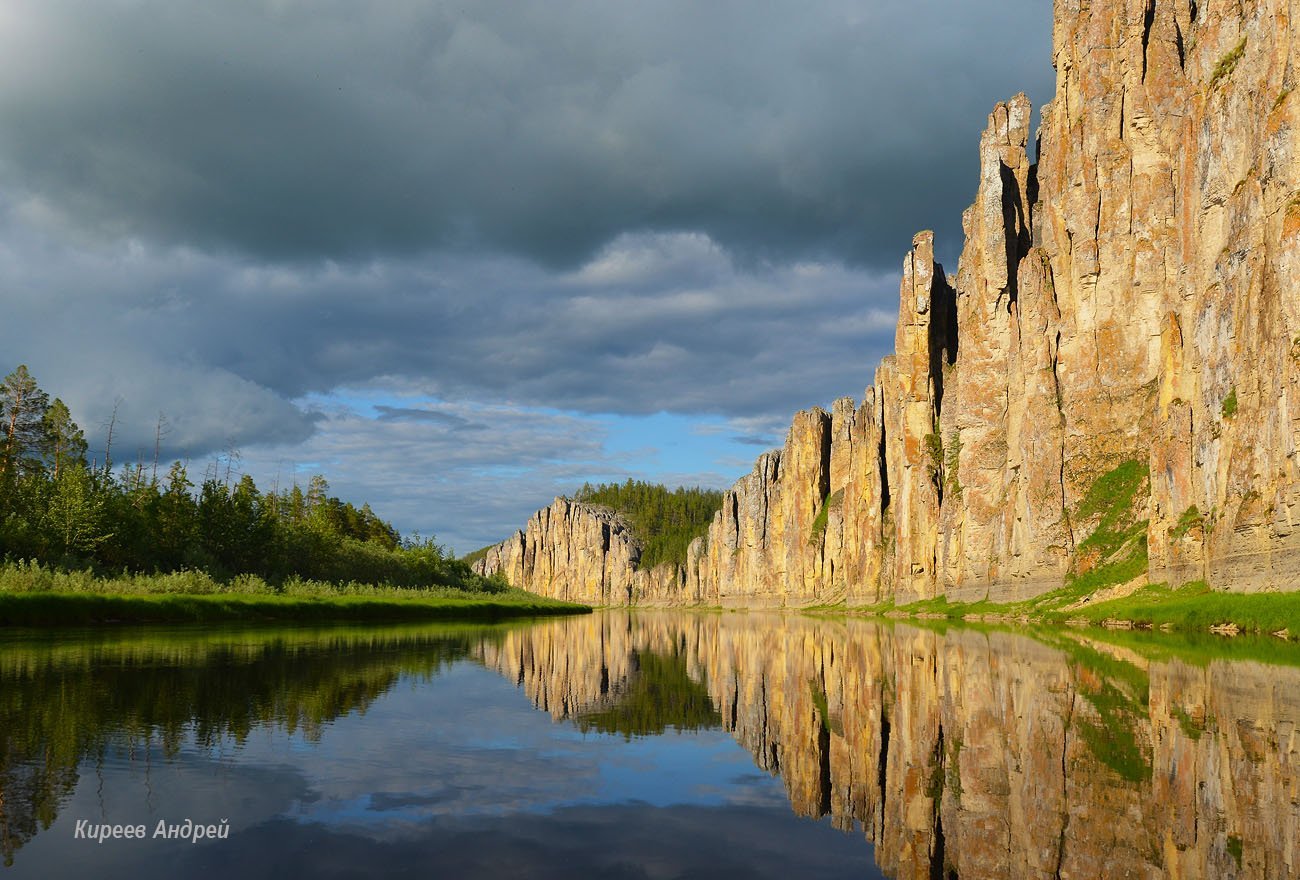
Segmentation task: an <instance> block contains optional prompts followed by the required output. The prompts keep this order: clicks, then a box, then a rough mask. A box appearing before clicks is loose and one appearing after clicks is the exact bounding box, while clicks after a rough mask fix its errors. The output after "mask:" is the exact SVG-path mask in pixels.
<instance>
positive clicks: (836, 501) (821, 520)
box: [808, 489, 844, 546]
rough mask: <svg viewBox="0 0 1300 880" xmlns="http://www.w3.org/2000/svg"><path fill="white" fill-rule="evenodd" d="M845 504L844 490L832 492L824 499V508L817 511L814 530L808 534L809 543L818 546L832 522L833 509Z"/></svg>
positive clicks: (813, 525)
mask: <svg viewBox="0 0 1300 880" xmlns="http://www.w3.org/2000/svg"><path fill="white" fill-rule="evenodd" d="M843 503H844V490H843V489H840V490H839V491H837V492H832V493H831V494H830V495H827V496H826V497H825V498H823V499H822V506H821V508H820V509H818V511H817V516H816V518H814V519H813V524H812V529H811V531H810V532H809V534H808V543H809V544H812V545H814V546H815V545H817V544H819V543H821V540H822V538H823V537H825V535H826V526H827V524H828V523H829V522H830V516H831V508H832V507H838V506H839V505H841V504H843Z"/></svg>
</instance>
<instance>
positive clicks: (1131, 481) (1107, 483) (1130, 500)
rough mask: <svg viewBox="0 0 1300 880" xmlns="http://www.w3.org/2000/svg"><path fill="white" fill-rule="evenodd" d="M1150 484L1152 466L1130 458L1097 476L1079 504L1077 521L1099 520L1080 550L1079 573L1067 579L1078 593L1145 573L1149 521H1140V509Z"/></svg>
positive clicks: (1077, 557)
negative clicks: (1138, 509)
mask: <svg viewBox="0 0 1300 880" xmlns="http://www.w3.org/2000/svg"><path fill="white" fill-rule="evenodd" d="M1149 480H1150V470H1149V468H1148V466H1147V464H1146V463H1145V462H1141V461H1137V460H1134V459H1130V460H1129V461H1125V462H1122V463H1121V464H1120V465H1119V466H1118V467H1116V468H1115V469H1114V470H1112V471H1109V472H1107V473H1105V474H1102V475H1101V476H1100V477H1098V478H1097V481H1096V482H1095V483H1093V484H1092V486H1091V487H1090V488H1089V489H1088V493H1087V494H1086V495H1084V497H1083V500H1082V501H1080V502H1079V507H1078V509H1077V510H1076V511H1075V515H1074V522H1075V523H1086V522H1090V521H1092V520H1094V519H1095V520H1096V521H1097V525H1096V526H1095V527H1094V528H1093V530H1092V532H1091V534H1089V535H1088V537H1086V538H1084V539H1083V540H1082V541H1081V542H1079V546H1078V547H1076V548H1075V562H1074V571H1073V572H1072V573H1071V574H1070V575H1069V576H1068V577H1067V578H1066V586H1067V587H1069V588H1070V589H1071V590H1072V591H1073V592H1075V593H1080V594H1083V595H1087V594H1089V593H1093V592H1096V591H1097V590H1099V589H1101V588H1103V587H1108V586H1112V585H1115V584H1123V583H1127V582H1129V581H1131V580H1133V579H1134V578H1137V577H1140V576H1142V575H1143V574H1145V573H1146V570H1147V562H1148V559H1147V521H1146V520H1145V519H1139V518H1138V516H1137V507H1138V502H1139V500H1140V499H1142V498H1144V497H1145V494H1146V491H1145V490H1146V489H1147V486H1148V483H1149ZM1083 566H1086V568H1084V567H1083Z"/></svg>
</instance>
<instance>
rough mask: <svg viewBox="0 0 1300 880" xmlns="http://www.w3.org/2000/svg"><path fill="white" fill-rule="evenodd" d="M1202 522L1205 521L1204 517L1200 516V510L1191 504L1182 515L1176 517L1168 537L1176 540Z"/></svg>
mask: <svg viewBox="0 0 1300 880" xmlns="http://www.w3.org/2000/svg"><path fill="white" fill-rule="evenodd" d="M1203 522H1205V517H1203V516H1201V511H1200V510H1199V509H1197V507H1196V505H1195V504H1193V505H1192V506H1191V507H1189V508H1187V509H1186V510H1184V511H1183V515H1182V516H1180V517H1179V518H1178V523H1177V525H1175V526H1174V528H1173V530H1172V531H1170V533H1169V538H1170V539H1171V540H1174V541H1177V540H1178V539H1180V538H1182V537H1184V536H1185V535H1186V534H1187V533H1188V532H1190V531H1191V530H1192V529H1194V528H1195V527H1196V526H1198V525H1201V524H1202V523H1203Z"/></svg>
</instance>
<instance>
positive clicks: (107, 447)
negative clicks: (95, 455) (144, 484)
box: [104, 394, 122, 476]
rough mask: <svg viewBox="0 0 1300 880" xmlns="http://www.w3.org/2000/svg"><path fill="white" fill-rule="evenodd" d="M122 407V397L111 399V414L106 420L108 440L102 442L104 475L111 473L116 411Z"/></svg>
mask: <svg viewBox="0 0 1300 880" xmlns="http://www.w3.org/2000/svg"><path fill="white" fill-rule="evenodd" d="M121 406H122V395H120V394H119V395H118V396H117V397H115V398H113V414H112V415H111V416H110V417H109V419H108V439H107V440H106V441H105V442H104V474H105V475H110V476H111V475H112V473H113V431H114V430H115V429H116V428H117V411H118V409H119V408H121Z"/></svg>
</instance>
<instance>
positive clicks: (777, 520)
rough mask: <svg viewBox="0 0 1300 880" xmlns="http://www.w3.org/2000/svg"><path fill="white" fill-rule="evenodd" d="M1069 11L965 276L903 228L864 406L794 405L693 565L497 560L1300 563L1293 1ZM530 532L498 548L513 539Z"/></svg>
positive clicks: (790, 600)
mask: <svg viewBox="0 0 1300 880" xmlns="http://www.w3.org/2000/svg"><path fill="white" fill-rule="evenodd" d="M1055 15H1056V25H1055V33H1054V46H1053V54H1054V63H1055V66H1056V69H1057V88H1056V95H1055V97H1054V99H1053V100H1052V101H1051V102H1050V103H1049V104H1048V105H1047V106H1046V107H1044V108H1043V109H1042V119H1043V122H1042V127H1041V129H1040V131H1039V135H1038V138H1037V143H1036V144H1035V143H1032V142H1031V137H1030V130H1029V126H1030V118H1031V115H1032V111H1031V107H1030V105H1029V102H1028V100H1027V99H1026V98H1025V97H1024V96H1023V95H1020V96H1017V97H1015V98H1013V99H1011V100H1010V101H1008V102H1007V103H1005V104H999V105H998V106H997V107H996V108H994V111H993V113H992V114H991V115H990V117H989V121H988V126H987V128H986V130H985V132H984V134H983V136H982V137H981V139H980V148H979V160H980V162H979V167H980V178H979V186H978V190H977V193H976V197H975V202H974V204H973V205H972V206H971V207H970V209H969V210H967V212H966V213H965V215H964V217H963V229H964V233H965V239H966V240H965V245H964V248H963V250H962V254H961V258H960V261H959V264H958V267H957V274H956V276H955V277H948V276H946V275H945V273H944V271H943V269H942V267H940V266H939V265H937V264H936V263H935V262H934V256H933V255H934V242H933V237H932V235H931V234H930V233H921V234H920V235H918V236H917V237H916V239H915V241H914V244H913V249H912V251H911V253H909V254H908V256H907V258H906V260H905V261H904V266H903V280H902V285H901V290H900V298H899V320H898V330H897V335H896V339H895V353H894V355H893V356H891V357H888V358H885V360H884V361H883V362H882V363H881V365H880V367H879V369H878V370H877V371H876V375H875V381H874V383H873V384H872V387H871V388H869V389H868V390H867V392H866V395H865V397H864V400H863V403H862V404H861V405H859V404H857V403H856V402H854V401H850V400H845V401H840V402H837V403H836V404H835V406H834V408H833V411H832V413H830V414H828V413H826V412H824V411H822V410H820V409H814V410H810V411H807V412H803V413H800V414H799V415H797V416H796V417H795V420H794V424H793V425H792V427H791V429H790V433H789V435H788V437H787V439H786V443H785V446H784V448H783V449H782V450H780V451H779V452H771V453H767V454H765V455H764V456H762V457H760V458H759V460H758V462H757V464H756V465H755V468H754V471H753V472H752V473H751V474H749V475H748V476H746V477H745V478H743V479H742V480H740V482H738V483H737V484H736V485H735V486H734V487H733V488H732V490H731V491H730V492H729V493H727V495H726V497H725V499H724V504H723V509H722V510H721V512H720V513H719V514H718V516H717V517H716V518H715V519H714V521H713V523H712V525H711V526H710V528H709V531H708V535H707V537H706V538H704V539H702V540H701V541H700V542H699V543H698V544H697V545H696V546H695V547H694V548H693V549H692V552H691V554H690V557H689V559H688V560H687V562H686V564H685V565H684V566H682V567H681V568H680V570H677V571H665V572H660V573H658V574H654V575H650V574H647V575H644V576H642V575H640V574H639V573H625V574H624V575H614V574H611V573H610V572H609V570H608V565H607V562H608V560H606V561H602V563H601V565H600V566H599V568H600V571H601V572H602V575H601V577H602V578H605V579H606V580H611V581H614V582H616V583H618V584H623V583H624V582H631V581H636V579H637V578H638V577H641V581H640V583H642V584H643V586H641V587H640V588H638V587H637V586H636V584H635V583H634V584H633V585H632V586H631V588H630V591H629V590H620V589H605V588H604V587H603V586H602V587H601V588H600V590H596V588H595V587H594V586H591V587H590V588H589V586H588V584H595V583H596V582H597V580H598V579H597V578H596V575H595V574H594V569H591V570H588V569H581V572H582V573H581V576H582V577H584V578H586V579H587V580H584V581H583V586H581V587H580V588H561V587H556V586H551V584H552V582H553V580H554V577H555V572H556V571H557V570H558V569H556V568H554V567H551V568H543V569H534V568H529V567H527V566H524V567H523V568H518V567H515V568H511V567H508V566H506V565H504V564H502V565H500V566H497V567H496V568H493V567H492V566H491V565H489V566H488V568H487V569H486V570H489V571H491V570H497V568H501V569H504V570H506V571H507V573H508V576H511V577H512V581H513V582H515V583H518V584H519V585H520V586H524V587H526V588H529V589H539V590H540V591H542V592H548V593H549V594H552V595H559V594H560V592H558V591H562V590H563V589H578V590H579V592H581V593H582V594H583V595H592V596H595V595H601V596H607V597H609V601H613V602H621V601H625V600H626V601H632V602H637V601H643V602H659V603H663V602H681V603H691V602H702V603H705V604H721V605H747V606H763V605H806V604H818V603H824V602H847V603H849V604H873V603H876V602H879V601H882V600H885V599H893V600H895V601H898V602H909V601H913V600H916V599H924V598H930V597H933V596H937V595H944V596H948V597H951V598H954V599H960V600H974V599H982V598H990V599H993V600H997V601H1007V600H1015V599H1021V598H1027V597H1030V596H1033V595H1036V594H1040V593H1043V592H1046V591H1049V590H1052V589H1055V588H1057V587H1059V586H1061V585H1062V584H1063V583H1064V582H1066V580H1067V579H1068V578H1069V577H1071V576H1072V575H1074V574H1079V573H1082V572H1085V571H1087V570H1089V569H1091V568H1095V567H1099V566H1104V565H1106V564H1108V561H1109V562H1113V561H1114V560H1115V559H1118V558H1119V555H1121V554H1122V555H1124V557H1125V558H1131V559H1135V560H1137V561H1138V563H1139V566H1140V564H1141V560H1142V559H1144V558H1146V557H1145V556H1144V554H1148V553H1149V577H1150V579H1151V580H1152V581H1169V582H1172V583H1175V584H1177V583H1182V582H1185V581H1189V580H1197V579H1204V580H1207V581H1209V582H1210V583H1211V585H1213V586H1215V587H1216V588H1223V589H1229V590H1237V591H1255V590H1263V589H1278V588H1282V589H1294V588H1296V586H1297V585H1300V530H1298V529H1297V527H1296V524H1297V523H1300V470H1298V468H1300V463H1298V462H1297V460H1296V449H1297V443H1298V441H1300V296H1298V295H1297V293H1296V289H1295V287H1294V284H1293V280H1292V279H1294V278H1295V277H1297V273H1298V272H1300V152H1298V151H1297V144H1296V128H1297V125H1298V124H1300V103H1297V98H1295V97H1293V95H1292V88H1293V86H1294V85H1295V81H1294V80H1295V74H1294V72H1293V71H1292V68H1291V65H1290V59H1291V56H1292V54H1293V53H1292V50H1293V49H1294V48H1296V46H1295V44H1296V41H1297V30H1296V26H1295V25H1294V24H1293V22H1292V19H1291V16H1292V10H1291V7H1290V6H1289V5H1288V4H1287V3H1285V2H1283V0H1259V2H1255V3H1251V4H1228V3H1213V4H1211V3H1202V4H1198V3H1196V2H1194V0H1143V2H1131V0H1130V2H1121V0H1095V2H1092V3H1080V2H1078V0H1056V8H1055ZM1035 147H1036V149H1035ZM1035 154H1036V158H1037V161H1036V162H1035ZM1292 397H1296V398H1297V401H1296V404H1295V405H1293V404H1292V402H1291V398H1292ZM1293 410H1294V411H1295V412H1293ZM1119 472H1123V473H1126V474H1129V475H1130V476H1134V475H1136V477H1135V478H1136V479H1138V480H1139V481H1140V486H1138V487H1137V494H1136V495H1135V496H1134V498H1133V499H1131V502H1130V503H1129V507H1130V508H1131V509H1129V510H1126V511H1125V512H1124V516H1125V522H1126V523H1130V524H1134V525H1136V526H1137V528H1138V534H1139V535H1140V533H1141V531H1142V524H1143V523H1145V539H1144V540H1142V539H1141V538H1140V537H1139V538H1133V537H1129V538H1127V539H1125V541H1124V543H1123V544H1122V546H1120V547H1115V546H1108V545H1107V544H1106V541H1103V540H1089V539H1090V538H1091V537H1092V536H1093V535H1094V532H1096V531H1097V530H1098V529H1099V528H1100V523H1101V520H1102V519H1103V516H1102V515H1101V514H1100V513H1099V510H1098V504H1099V503H1100V501H1099V499H1100V500H1104V498H1103V497H1102V496H1104V495H1105V491H1104V490H1105V489H1106V487H1107V486H1108V485H1109V484H1108V483H1107V482H1106V480H1107V478H1108V475H1113V474H1116V473H1119ZM1098 487H1101V488H1098ZM530 527H531V524H530ZM542 538H543V534H542V532H538V533H537V539H538V540H541V539H542ZM521 540H522V543H521V544H520V545H519V549H518V550H513V549H510V548H509V547H507V548H506V550H505V551H503V552H504V553H505V555H506V556H508V557H509V556H510V555H511V554H516V555H520V556H527V555H528V553H529V552H530V551H528V550H527V546H526V545H528V541H529V540H530V539H529V537H528V535H524V537H523V538H522V539H521ZM507 544H510V542H507ZM541 546H542V545H538V547H539V548H540V547H541ZM585 546H594V545H592V544H588V545H585ZM536 552H537V553H538V554H540V555H548V554H549V555H552V556H554V555H555V554H557V553H558V554H561V555H563V554H564V553H569V552H570V551H568V550H566V551H560V550H558V549H547V548H543V549H539V550H537V551H536ZM1108 554H1109V555H1108ZM512 558H513V557H512ZM620 558H622V557H620ZM626 559H627V562H628V564H629V565H630V566H632V567H633V568H635V559H633V557H632V556H630V555H628V556H626ZM592 565H593V566H594V565H595V564H594V563H593V564H592ZM579 568H581V567H580V566H579ZM532 571H537V572H539V574H533V575H529V574H528V572H532ZM575 571H577V569H575ZM514 572H519V573H520V575H521V577H522V579H519V580H515V578H514V576H513V573H514ZM601 583H604V581H601Z"/></svg>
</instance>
